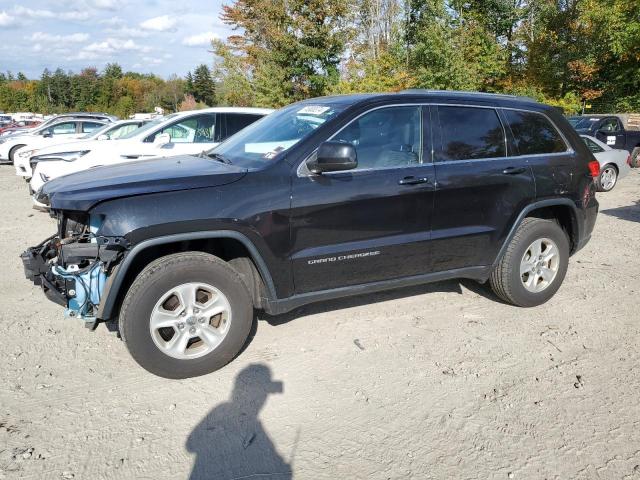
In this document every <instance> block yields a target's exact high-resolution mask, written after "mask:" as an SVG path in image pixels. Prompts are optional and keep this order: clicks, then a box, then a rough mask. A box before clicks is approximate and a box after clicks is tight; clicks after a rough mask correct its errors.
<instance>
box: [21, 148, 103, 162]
mask: <svg viewBox="0 0 640 480" xmlns="http://www.w3.org/2000/svg"><path fill="white" fill-rule="evenodd" d="M90 151H91V150H78V151H77V152H60V153H46V154H44V155H36V156H34V157H33V158H32V160H35V161H36V162H46V161H52V160H64V161H65V162H73V161H75V160H77V159H79V158H80V157H82V156H84V155H86V154H87V153H89V152H90Z"/></svg>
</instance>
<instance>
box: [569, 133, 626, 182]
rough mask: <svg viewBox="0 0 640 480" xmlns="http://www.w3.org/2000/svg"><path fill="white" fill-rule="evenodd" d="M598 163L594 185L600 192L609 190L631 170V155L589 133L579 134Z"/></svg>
mask: <svg viewBox="0 0 640 480" xmlns="http://www.w3.org/2000/svg"><path fill="white" fill-rule="evenodd" d="M580 136H581V137H582V140H584V143H586V144H587V147H589V150H591V153H593V156H594V157H596V160H598V163H599V164H600V175H599V176H598V178H597V179H596V186H597V187H598V190H599V191H600V192H610V191H611V190H613V187H615V186H616V183H618V180H619V179H620V178H622V177H625V176H626V175H628V174H629V172H630V171H631V155H630V154H629V152H627V151H626V150H617V149H615V148H611V147H610V146H608V145H607V144H605V143H602V142H601V141H600V140H598V139H597V138H594V137H591V136H589V135H580Z"/></svg>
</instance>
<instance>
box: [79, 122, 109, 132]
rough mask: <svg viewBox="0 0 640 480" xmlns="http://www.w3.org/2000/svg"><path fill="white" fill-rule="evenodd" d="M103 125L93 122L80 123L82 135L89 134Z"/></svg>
mask: <svg viewBox="0 0 640 480" xmlns="http://www.w3.org/2000/svg"><path fill="white" fill-rule="evenodd" d="M102 127H104V125H103V124H102V123H95V122H82V131H83V133H91V132H93V131H94V130H97V129H98V128H102Z"/></svg>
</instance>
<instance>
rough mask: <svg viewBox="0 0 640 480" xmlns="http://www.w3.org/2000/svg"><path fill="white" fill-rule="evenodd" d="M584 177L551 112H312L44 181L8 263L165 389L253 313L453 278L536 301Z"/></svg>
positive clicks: (585, 156) (520, 101)
mask: <svg viewBox="0 0 640 480" xmlns="http://www.w3.org/2000/svg"><path fill="white" fill-rule="evenodd" d="M597 175H598V163H597V162H596V161H595V160H594V158H593V156H592V155H591V153H590V152H589V150H588V149H587V147H586V146H585V144H584V142H582V140H581V139H580V137H579V136H578V135H577V134H576V133H575V131H574V130H573V129H572V128H571V127H570V126H569V124H568V123H567V122H566V120H565V119H564V118H563V117H562V116H561V115H559V114H558V113H557V112H556V111H555V110H554V109H552V108H550V107H547V106H545V105H541V104H538V103H536V102H534V101H532V100H529V99H525V98H517V97H511V96H503V95H488V94H475V93H456V92H431V91H407V92H403V93H400V94H379V95H352V96H337V97H326V98H316V99H312V100H308V101H304V102H300V103H296V104H293V105H290V106H288V107H285V108H283V109H281V110H279V111H277V112H275V113H273V114H271V115H269V116H267V117H265V118H264V119H262V120H260V121H258V122H256V123H254V124H253V125H251V126H249V127H247V128H246V129H245V130H243V131H241V132H240V133H238V134H236V135H235V136H233V137H231V138H230V139H229V140H227V141H226V142H224V143H223V144H221V145H219V146H218V147H216V148H215V149H214V150H212V151H209V152H203V153H202V154H201V155H198V156H178V157H171V158H161V159H154V160H146V161H138V162H134V163H128V164H121V165H116V166H111V167H102V168H96V169H92V170H87V171H85V172H80V173H76V174H73V175H69V176H67V177H61V178H59V179H56V180H54V181H51V182H49V183H47V184H46V185H45V187H44V188H43V189H42V191H41V192H40V200H41V201H45V202H48V203H49V204H50V206H51V212H52V215H54V216H56V217H57V218H58V233H57V234H56V235H54V236H52V237H51V238H49V239H47V240H46V241H44V242H43V243H41V244H40V245H38V246H37V247H32V248H30V249H28V250H27V251H26V252H25V253H24V254H23V256H22V257H23V261H24V266H25V272H26V275H27V277H28V278H29V279H30V280H32V281H34V283H36V284H38V285H41V286H42V288H43V290H44V293H45V294H46V295H47V297H49V298H50V299H51V300H53V301H55V302H57V303H59V304H61V305H63V306H65V307H66V308H67V314H68V315H69V316H71V317H76V318H82V319H84V320H85V321H87V322H89V324H90V325H96V324H97V323H98V322H103V321H104V322H108V325H111V326H117V328H118V330H119V332H120V334H121V336H122V339H123V340H124V341H125V343H126V345H127V347H128V349H129V351H130V352H131V354H132V355H133V357H134V358H135V359H136V360H137V361H138V362H139V363H140V364H141V365H142V366H143V367H144V368H146V369H147V370H149V371H150V372H153V373H155V374H157V375H161V376H164V377H169V378H184V377H190V376H195V375H202V374H205V373H208V372H211V371H213V370H216V369H218V368H221V367H222V366H223V365H225V364H226V363H227V362H229V361H230V360H231V359H232V358H233V357H234V356H235V355H236V354H237V353H238V351H239V350H240V349H241V347H242V345H243V344H244V342H245V341H246V339H247V336H248V334H249V331H250V328H251V324H252V321H253V319H254V309H262V310H264V311H266V312H267V313H269V314H279V313H282V312H285V311H287V310H291V309H294V308H296V307H298V306H300V305H303V304H305V303H309V302H315V301H319V300H324V299H329V298H335V297H340V296H346V295H353V294H361V293H365V292H372V291H376V290H382V289H388V288H395V287H402V286H406V285H413V284H417V283H423V282H432V281H438V280H443V279H448V278H454V277H462V278H470V279H474V280H477V281H480V282H485V281H487V280H488V281H489V283H490V284H491V287H492V288H493V289H494V291H495V292H496V293H497V294H498V296H499V297H500V298H502V299H503V300H504V301H506V302H510V303H512V304H514V305H518V306H522V307H532V306H535V305H540V304H541V303H544V302H546V301H547V300H549V299H550V298H551V297H552V296H553V295H554V294H555V293H556V291H557V290H558V288H559V287H560V284H561V283H562V281H563V279H564V276H565V273H566V271H567V264H568V260H569V256H570V255H571V254H572V253H575V252H576V251H577V250H579V249H580V248H581V247H582V246H583V245H584V244H585V243H586V242H587V241H588V240H589V237H590V235H591V231H592V229H593V226H594V222H595V219H596V214H597V210H598V203H597V202H596V199H595V196H594V191H595V190H594V184H593V177H594V176H597Z"/></svg>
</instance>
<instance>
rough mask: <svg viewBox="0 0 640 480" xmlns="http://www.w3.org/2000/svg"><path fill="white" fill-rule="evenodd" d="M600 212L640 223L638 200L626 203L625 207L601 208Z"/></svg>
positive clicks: (639, 203)
mask: <svg viewBox="0 0 640 480" xmlns="http://www.w3.org/2000/svg"><path fill="white" fill-rule="evenodd" d="M600 213H604V214H605V215H609V216H611V217H616V218H619V219H621V220H627V221H629V222H638V223H640V200H636V201H635V205H627V206H626V207H618V208H610V209H608V210H602V211H601V212H600Z"/></svg>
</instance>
